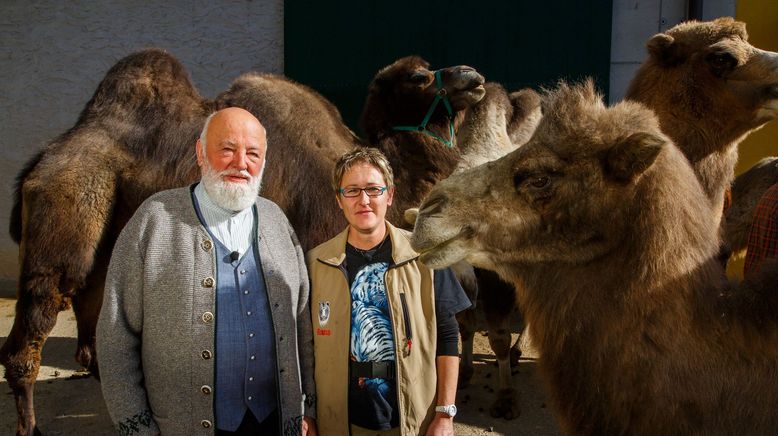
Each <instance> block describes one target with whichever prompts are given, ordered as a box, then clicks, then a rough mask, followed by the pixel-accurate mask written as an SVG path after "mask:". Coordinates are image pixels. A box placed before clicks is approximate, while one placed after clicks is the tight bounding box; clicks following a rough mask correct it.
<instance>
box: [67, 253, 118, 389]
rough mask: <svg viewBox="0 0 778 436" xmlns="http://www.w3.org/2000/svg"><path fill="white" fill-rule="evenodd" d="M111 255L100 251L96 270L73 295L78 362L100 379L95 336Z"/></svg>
mask: <svg viewBox="0 0 778 436" xmlns="http://www.w3.org/2000/svg"><path fill="white" fill-rule="evenodd" d="M110 255H111V253H110V251H108V252H107V254H106V252H105V250H101V251H98V254H97V256H96V260H95V267H94V270H93V271H92V272H91V273H90V274H89V276H88V277H87V280H86V286H84V288H82V289H80V290H79V291H78V292H77V293H76V294H75V296H74V297H73V312H74V313H75V315H76V326H77V327H78V348H77V349H76V362H78V363H79V364H80V365H82V366H83V367H84V368H86V369H87V370H88V371H89V372H90V373H91V374H92V375H93V376H94V377H95V378H97V379H98V380H99V379H100V371H99V368H98V365H97V349H96V347H95V337H96V330H97V318H98V317H99V316H100V308H101V307H102V305H103V290H104V288H105V275H106V273H107V271H108V261H109V259H110Z"/></svg>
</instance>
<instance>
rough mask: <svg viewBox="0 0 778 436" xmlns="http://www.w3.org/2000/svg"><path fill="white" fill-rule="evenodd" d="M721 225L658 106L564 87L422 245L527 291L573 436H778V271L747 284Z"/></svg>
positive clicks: (457, 194)
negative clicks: (735, 283) (727, 261)
mask: <svg viewBox="0 0 778 436" xmlns="http://www.w3.org/2000/svg"><path fill="white" fill-rule="evenodd" d="M717 217H718V213H717V209H716V208H714V207H712V205H711V202H710V201H709V199H708V197H707V195H706V192H705V191H704V190H703V188H702V186H701V184H700V183H699V181H698V179H697V177H696V174H695V172H694V171H693V169H692V167H691V166H690V165H689V162H688V160H687V159H686V158H685V156H684V155H683V153H682V152H681V151H680V150H679V149H678V148H677V147H676V146H675V145H674V144H673V143H672V141H671V140H670V139H669V138H668V137H667V136H665V135H664V134H663V133H662V131H661V130H660V128H659V121H658V120H657V118H656V117H655V116H654V114H653V113H652V112H651V111H650V110H648V109H646V108H645V107H643V106H642V105H640V104H638V103H634V102H622V103H619V104H617V105H615V106H613V107H611V108H607V107H606V106H605V105H604V104H603V103H602V100H601V97H600V96H599V95H597V94H596V93H595V91H594V89H593V85H592V83H591V82H587V83H585V84H582V85H578V86H568V85H565V84H561V85H560V87H559V89H558V90H557V91H555V92H553V93H551V94H550V95H549V96H548V100H547V102H546V103H545V104H544V117H543V119H542V120H541V122H540V125H539V126H538V128H537V131H536V132H535V135H534V136H533V137H532V139H531V140H530V141H529V142H528V143H527V144H526V145H525V146H524V147H522V148H520V149H518V150H516V151H515V152H513V153H511V154H509V155H507V156H505V157H503V158H501V159H499V160H497V161H494V162H490V163H487V164H485V165H483V166H481V167H478V168H475V169H472V170H469V171H466V172H463V173H459V174H456V175H454V176H452V177H450V178H449V179H447V180H444V181H441V182H440V183H439V184H438V185H437V186H436V187H435V188H434V189H433V190H432V192H431V193H430V195H429V196H428V198H427V199H426V200H425V202H424V203H423V204H422V206H421V210H420V214H419V217H418V220H417V222H416V229H415V231H414V236H413V239H412V243H413V245H414V248H415V249H416V250H419V251H420V252H421V253H422V260H423V261H424V262H425V263H427V264H428V265H430V266H432V267H433V268H439V267H443V266H445V265H449V264H451V263H454V262H457V261H459V260H461V259H467V260H469V261H470V262H472V263H473V264H474V265H478V266H482V267H485V268H489V269H493V270H496V271H497V272H498V273H499V274H500V276H501V277H503V278H505V279H507V280H510V281H512V282H514V283H516V284H519V285H521V286H517V289H519V294H518V298H519V300H520V306H521V307H522V309H523V311H524V315H525V317H526V319H527V320H528V321H529V329H530V330H531V334H532V338H533V343H534V344H535V345H536V346H537V348H538V350H539V352H540V360H539V369H540V372H541V375H542V376H543V378H544V380H545V382H546V385H547V388H548V390H549V394H550V398H551V402H552V405H553V407H554V409H555V411H556V414H557V415H558V417H559V419H560V422H561V425H562V428H563V429H564V430H565V432H567V433H568V434H591V435H601V434H638V435H643V434H710V435H718V434H721V435H729V434H754V435H759V434H770V433H773V432H774V431H775V429H776V428H778V414H776V413H775V410H776V407H778V325H777V324H778V323H777V321H778V293H776V292H775V291H776V289H775V287H776V283H778V263H774V264H773V265H772V266H771V268H768V269H766V270H765V275H764V276H763V277H760V278H759V280H757V281H755V282H753V283H745V284H744V285H743V286H742V287H740V288H733V287H731V285H730V284H729V283H728V281H727V279H726V276H725V273H724V269H723V267H722V265H721V264H720V263H719V262H718V261H717V259H716V256H717V253H718V249H719V244H718V238H717V234H718V226H719V222H718V218H717Z"/></svg>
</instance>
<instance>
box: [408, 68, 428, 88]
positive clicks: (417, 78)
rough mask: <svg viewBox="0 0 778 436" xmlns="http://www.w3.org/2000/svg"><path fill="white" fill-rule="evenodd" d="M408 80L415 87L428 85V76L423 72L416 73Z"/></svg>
mask: <svg viewBox="0 0 778 436" xmlns="http://www.w3.org/2000/svg"><path fill="white" fill-rule="evenodd" d="M408 80H409V81H410V82H411V83H413V84H415V85H421V84H424V83H427V74H425V73H424V72H423V71H415V72H414V73H413V74H411V77H409V78H408Z"/></svg>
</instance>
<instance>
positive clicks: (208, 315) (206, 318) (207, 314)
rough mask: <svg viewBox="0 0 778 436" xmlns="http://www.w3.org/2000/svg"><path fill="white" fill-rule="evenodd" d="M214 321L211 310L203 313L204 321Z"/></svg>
mask: <svg viewBox="0 0 778 436" xmlns="http://www.w3.org/2000/svg"><path fill="white" fill-rule="evenodd" d="M211 321H213V314H212V313H211V312H205V313H204V314H203V322H204V323H206V324H208V323H210V322H211Z"/></svg>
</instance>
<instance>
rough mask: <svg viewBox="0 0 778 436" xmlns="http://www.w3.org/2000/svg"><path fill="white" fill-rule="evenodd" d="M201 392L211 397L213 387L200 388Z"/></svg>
mask: <svg viewBox="0 0 778 436" xmlns="http://www.w3.org/2000/svg"><path fill="white" fill-rule="evenodd" d="M200 391H201V392H202V393H203V394H205V395H211V387H210V386H203V387H201V388H200Z"/></svg>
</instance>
